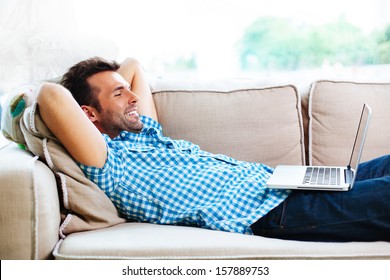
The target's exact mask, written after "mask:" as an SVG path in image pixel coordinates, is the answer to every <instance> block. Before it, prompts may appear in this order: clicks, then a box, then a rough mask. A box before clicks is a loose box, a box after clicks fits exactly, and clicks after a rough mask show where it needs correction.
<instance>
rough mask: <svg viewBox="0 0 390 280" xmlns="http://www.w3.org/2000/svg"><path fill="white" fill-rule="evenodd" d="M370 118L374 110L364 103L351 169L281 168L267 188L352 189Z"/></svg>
mask: <svg viewBox="0 0 390 280" xmlns="http://www.w3.org/2000/svg"><path fill="white" fill-rule="evenodd" d="M370 119H371V108H370V107H369V106H368V105H367V104H364V105H363V110H362V113H361V116H360V121H359V126H358V129H357V132H356V137H355V142H354V144H353V148H352V153H351V157H350V160H349V164H348V166H346V167H340V166H295V165H278V166H276V168H275V170H274V173H273V174H272V175H271V177H270V178H269V180H268V182H267V184H266V186H267V187H268V188H272V189H296V190H322V191H348V190H350V189H352V187H353V183H354V181H355V175H356V172H357V169H358V165H359V163H360V158H361V155H362V151H363V145H364V141H365V139H366V134H367V130H368V125H369V123H370Z"/></svg>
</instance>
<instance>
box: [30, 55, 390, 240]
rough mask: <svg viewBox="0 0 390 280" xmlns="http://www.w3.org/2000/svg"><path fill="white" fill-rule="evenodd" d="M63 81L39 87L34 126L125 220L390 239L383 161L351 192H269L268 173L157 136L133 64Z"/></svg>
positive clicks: (364, 169)
mask: <svg viewBox="0 0 390 280" xmlns="http://www.w3.org/2000/svg"><path fill="white" fill-rule="evenodd" d="M61 83H62V85H63V86H64V87H62V86H59V85H54V84H44V85H43V86H42V87H41V89H40V91H39V94H38V97H37V101H38V105H39V110H40V114H41V116H42V119H43V120H44V122H45V123H46V125H47V126H48V127H49V129H51V131H52V132H53V133H54V134H55V135H56V136H57V138H58V139H59V140H60V141H61V142H62V143H63V145H64V146H65V148H66V149H67V150H68V151H69V152H70V154H71V155H72V156H73V158H74V159H75V160H76V161H77V162H78V163H79V165H80V167H81V169H82V170H83V172H84V173H85V174H86V176H87V177H88V178H89V179H90V180H92V181H94V182H95V183H96V184H97V185H98V186H99V187H100V188H101V189H102V190H103V191H104V192H105V193H106V195H107V196H108V197H110V199H111V200H112V202H113V203H114V205H115V206H116V207H117V208H118V210H119V212H120V213H121V214H122V215H123V216H124V217H126V218H127V219H128V220H134V221H140V222H151V223H159V224H175V225H189V226H199V227H203V228H208V229H214V230H223V231H230V232H237V233H244V234H252V233H253V234H256V235H262V236H269V237H276V238H284V239H296V240H318V241H353V240H362V241H363V240H366V241H367V240H390V203H389V198H390V176H389V174H390V156H384V157H382V158H379V159H376V160H373V161H371V162H368V163H363V164H362V165H361V166H360V168H359V174H358V177H357V182H356V184H355V187H354V189H353V190H352V191H350V192H319V191H318V192H314V191H311V192H304V191H288V190H272V189H267V188H266V187H265V182H266V181H267V179H268V178H269V176H270V174H271V173H272V171H273V170H272V169H271V168H270V167H268V166H265V165H263V164H259V163H248V162H241V161H237V160H234V159H231V158H229V157H227V156H224V155H213V154H211V153H208V152H205V151H202V150H200V149H199V147H198V146H197V145H194V144H192V143H189V142H187V141H184V140H172V139H170V138H168V137H165V136H163V134H162V130H161V126H160V125H159V124H158V122H157V121H158V119H157V113H156V109H155V106H154V103H153V99H152V95H151V92H150V89H149V86H148V83H147V81H146V78H145V74H144V72H143V70H142V67H141V65H140V64H139V63H138V62H137V61H136V60H134V59H126V60H125V61H124V62H123V63H122V64H121V65H118V64H117V63H115V62H109V61H106V60H104V59H101V58H92V59H89V60H86V61H82V62H80V63H78V64H76V65H75V66H73V67H72V68H71V69H70V70H69V71H68V72H67V73H66V74H65V75H64V77H63V80H62V82H61ZM65 88H67V89H68V90H67V89H65ZM72 94H73V96H72ZM76 101H77V102H76ZM194 117H196V116H194Z"/></svg>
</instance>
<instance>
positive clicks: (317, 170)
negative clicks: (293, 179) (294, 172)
mask: <svg viewBox="0 0 390 280" xmlns="http://www.w3.org/2000/svg"><path fill="white" fill-rule="evenodd" d="M303 184H310V185H339V184H340V168H334V167H308V168H306V173H305V177H304V179H303Z"/></svg>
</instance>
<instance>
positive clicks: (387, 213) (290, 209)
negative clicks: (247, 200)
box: [251, 155, 390, 242]
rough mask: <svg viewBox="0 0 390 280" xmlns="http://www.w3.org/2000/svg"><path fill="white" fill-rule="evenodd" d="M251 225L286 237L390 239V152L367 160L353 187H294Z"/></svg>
mask: <svg viewBox="0 0 390 280" xmlns="http://www.w3.org/2000/svg"><path fill="white" fill-rule="evenodd" d="M251 228H252V230H253V233H254V234H255V235H261V236H266V237H272V238H280V239H291V240H305V241H329V242H343V241H379V240H382V241H390V155H386V156H383V157H380V158H377V159H374V160H371V161H368V162H365V163H361V164H360V165H359V168H358V174H357V177H356V182H355V185H354V187H353V189H352V190H350V191H347V192H327V191H293V192H292V194H291V195H290V196H289V197H288V198H287V199H286V200H285V201H284V202H283V203H282V204H280V205H279V206H278V207H276V208H275V209H273V210H272V211H271V212H269V213H268V214H267V215H266V216H264V217H263V218H261V219H260V220H258V221H257V222H256V223H254V224H253V225H252V226H251Z"/></svg>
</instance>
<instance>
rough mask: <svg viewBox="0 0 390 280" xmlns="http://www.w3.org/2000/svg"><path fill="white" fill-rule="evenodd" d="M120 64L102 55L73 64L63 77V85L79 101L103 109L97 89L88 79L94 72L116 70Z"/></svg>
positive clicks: (81, 103) (80, 103) (99, 109)
mask: <svg viewBox="0 0 390 280" xmlns="http://www.w3.org/2000/svg"><path fill="white" fill-rule="evenodd" d="M119 66H120V65H119V64H118V63H116V62H115V61H108V60H105V59H104V58H101V57H93V58H90V59H87V60H84V61H81V62H79V63H77V64H76V65H74V66H72V67H71V68H70V69H69V70H68V72H66V73H65V74H64V76H63V77H62V79H61V85H63V86H64V87H65V88H67V89H68V90H69V91H70V92H71V93H72V95H73V98H74V99H75V100H76V101H77V103H78V104H79V105H80V106H81V105H87V106H92V107H94V108H96V110H98V111H101V109H102V107H101V105H100V102H99V99H98V95H97V94H96V89H94V88H92V87H91V85H90V84H89V83H88V81H87V79H88V78H89V77H91V76H92V75H94V74H97V73H100V72H103V71H116V70H118V69H119Z"/></svg>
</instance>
